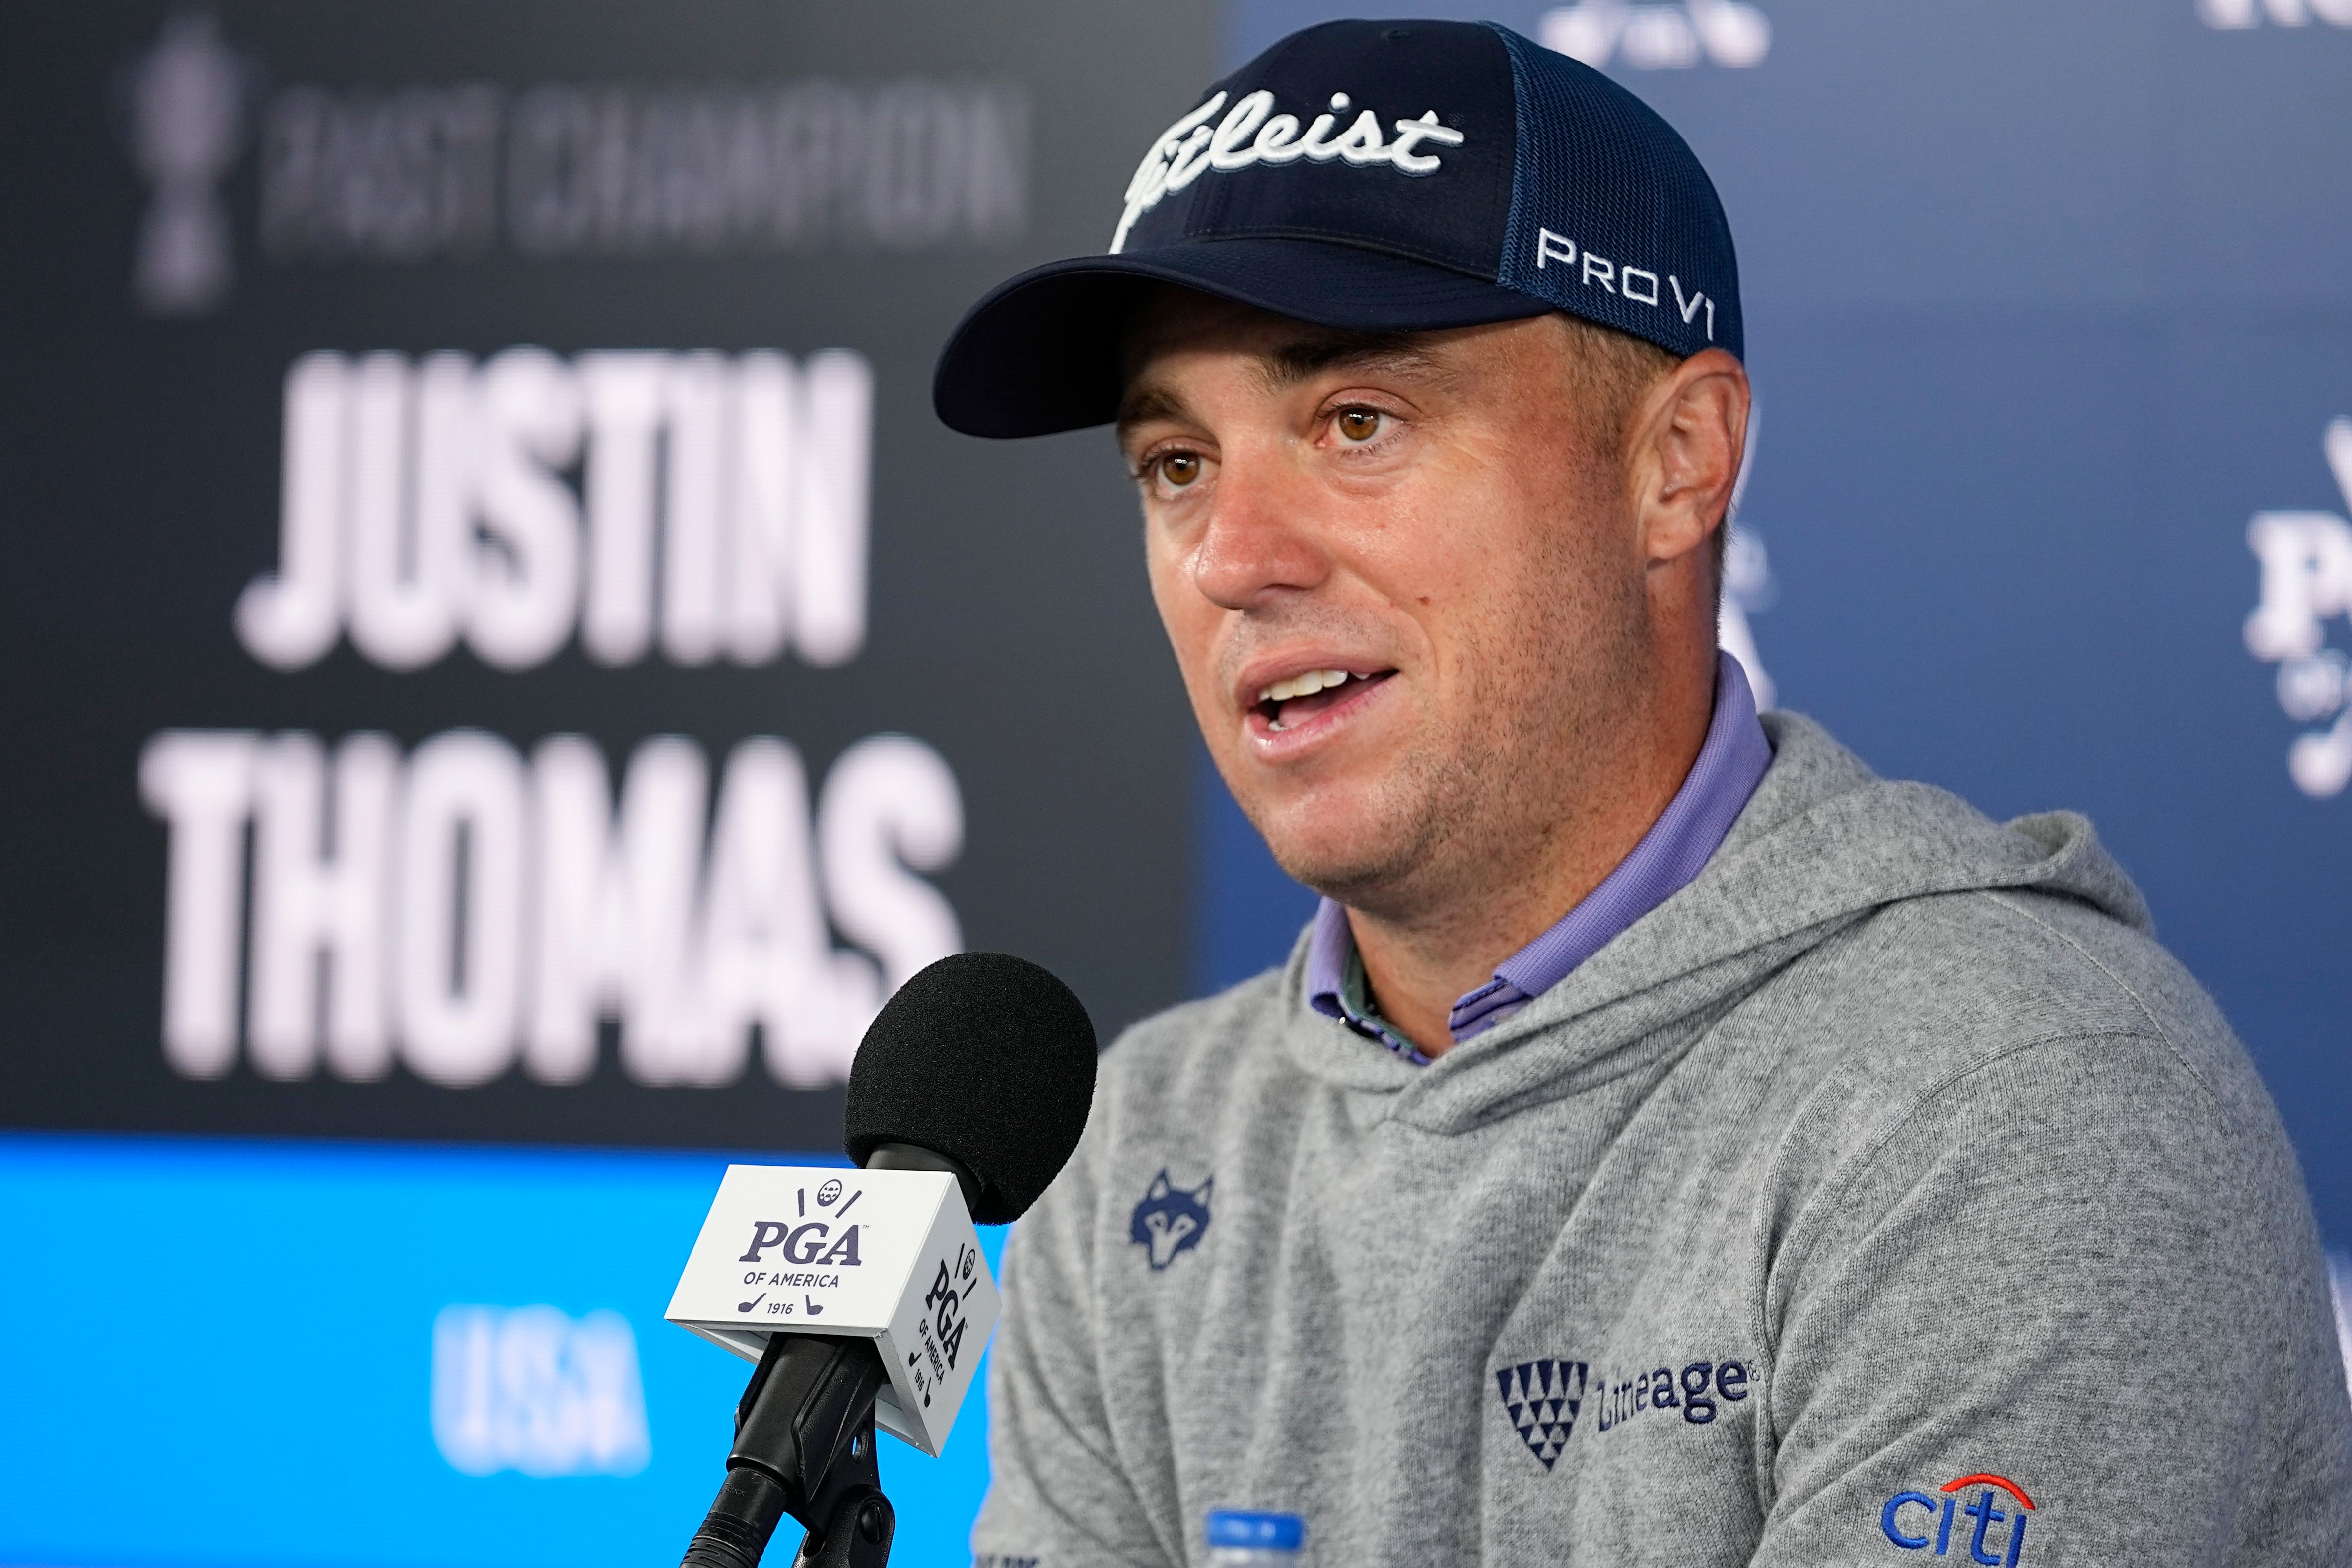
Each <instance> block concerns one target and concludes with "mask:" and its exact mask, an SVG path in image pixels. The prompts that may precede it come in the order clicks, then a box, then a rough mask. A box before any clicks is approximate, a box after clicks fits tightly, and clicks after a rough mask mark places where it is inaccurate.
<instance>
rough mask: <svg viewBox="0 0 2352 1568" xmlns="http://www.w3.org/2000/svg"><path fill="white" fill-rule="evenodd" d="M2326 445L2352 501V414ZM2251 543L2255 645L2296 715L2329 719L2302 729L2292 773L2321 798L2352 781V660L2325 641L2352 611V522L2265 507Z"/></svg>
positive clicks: (2252, 526) (2250, 620)
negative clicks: (2256, 590) (2258, 570)
mask: <svg viewBox="0 0 2352 1568" xmlns="http://www.w3.org/2000/svg"><path fill="white" fill-rule="evenodd" d="M2320 446H2321V449H2322V451H2323V452H2324V453H2325V454H2326V458H2327V465H2328V467H2329V469H2330V470H2332V471H2333V473H2334V475H2335V477H2336V488H2337V490H2338V491H2340V492H2341V493H2342V495H2343V497H2344V503H2345V506H2346V507H2347V509H2352V419H2340V418H2339V419H2336V420H2333V421H2330V422H2329V423H2328V426H2327V429H2326V433H2325V434H2323V435H2322V437H2321V439H2320ZM2246 544H2247V547H2248V548H2249V549H2252V551H2253V552H2254V558H2255V559H2257V560H2259V561H2260V562H2261V563H2262V597H2261V600H2260V601H2259V602H2258V603H2256V605H2255V606H2254V612H2253V613H2252V615H2250V616H2248V617H2247V618H2246V630H2245V638H2246V651H2247V652H2248V653H2252V654H2253V656H2254V657H2255V658H2257V659H2261V660H2263V661H2264V662H2265V663H2269V664H2276V665H2278V679H2277V692H2278V702H2279V707H2280V708H2281V709H2282V710H2283V711H2284V713H2285V714H2286V716H2287V717H2289V718H2291V719H2293V720H2294V721H2295V722H2296V723H2298V724H2324V725H2326V727H2324V728H2317V729H2307V730H2305V731H2304V732H2303V733H2302V734H2301V735H2298V736H2296V737H2295V738H2294V742H2293V743H2292V744H2291V745H2290V746H2289V747H2287V758H2286V770H2287V776H2288V777H2289V778H2291V779H2294V786H2295V788H2296V789H2300V790H2302V791H2303V792H2304V793H2305V794H2306V795H2308V796H2311V797H2312V798H2313V799H2314V800H2326V799H2327V798H2328V797H2330V796H2333V795H2339V794H2341V793H2343V791H2344V787H2345V785H2346V784H2347V783H2352V659H2347V656H2346V655H2345V653H2344V652H2343V651H2342V650H2341V649H2337V648H2331V647H2329V646H2327V645H2326V644H2327V626H2326V622H2329V621H2332V620H2334V619H2336V617H2338V616H2347V617H2352V523H2347V522H2346V521H2345V519H2344V518H2343V517H2339V516H2337V515H2336V513H2334V512H2318V511H2309V512H2304V511H2294V512H2286V511H2280V512H2256V513H2255V514H2254V516H2253V520H2252V522H2250V523H2248V524H2247V525H2246ZM2330 719H2333V720H2334V722H2333V723H2332V724H2331V723H2327V722H2326V721H2328V720H2330Z"/></svg>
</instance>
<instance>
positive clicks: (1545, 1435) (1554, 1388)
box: [1495, 1360, 1586, 1469]
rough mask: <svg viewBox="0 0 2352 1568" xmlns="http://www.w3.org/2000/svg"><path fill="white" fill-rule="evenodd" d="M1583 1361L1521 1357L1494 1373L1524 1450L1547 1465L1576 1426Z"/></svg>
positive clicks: (1581, 1399) (1555, 1460)
mask: <svg viewBox="0 0 2352 1568" xmlns="http://www.w3.org/2000/svg"><path fill="white" fill-rule="evenodd" d="M1585 1372H1586V1368H1585V1364H1584V1363H1582V1362H1580V1361H1550V1360H1547V1361H1523V1362H1521V1363H1519V1364H1517V1366H1507V1367H1505V1368H1503V1369H1502V1370H1501V1371H1500V1372H1497V1373H1496V1374H1495V1387H1496V1392H1497V1393H1499V1394H1500V1395H1502V1396H1503V1413H1504V1414H1505V1415H1507V1416H1509V1417H1510V1418H1511V1425H1512V1427H1515V1428H1516V1429H1517V1432H1518V1434H1519V1441H1521V1442H1522V1443H1525V1444H1526V1445H1527V1446H1528V1452H1529V1453H1530V1454H1533V1455H1534V1456H1535V1457H1536V1458H1538V1459H1539V1460H1541V1461H1542V1462H1543V1468H1544V1469H1551V1468H1552V1466H1553V1465H1555V1464H1557V1463H1559V1451H1560V1450H1561V1449H1562V1448H1566V1447H1568V1435H1569V1434H1570V1432H1572V1431H1574V1430H1575V1429H1576V1413H1577V1411H1578V1410H1579V1409H1580V1408H1581V1407H1582V1406H1583V1404H1584V1378H1585Z"/></svg>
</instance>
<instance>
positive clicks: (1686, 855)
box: [1306, 652, 1772, 1061]
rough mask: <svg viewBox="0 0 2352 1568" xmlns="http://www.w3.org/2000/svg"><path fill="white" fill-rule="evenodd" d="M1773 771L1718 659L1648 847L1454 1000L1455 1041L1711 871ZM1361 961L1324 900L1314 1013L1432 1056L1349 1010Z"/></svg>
mask: <svg viewBox="0 0 2352 1568" xmlns="http://www.w3.org/2000/svg"><path fill="white" fill-rule="evenodd" d="M1771 766H1772V743H1771V742H1770V741H1769V739H1767V738H1766V737H1765V735H1764V727H1763V725H1762V724H1761V723H1760V722H1759V720H1758V719H1757V716H1756V696H1755V693H1754V692H1753V691H1751V690H1750V689H1749V687H1748V673H1747V671H1745V670H1743V669H1741V668H1740V665H1739V661H1738V660H1737V659H1735V658H1733V657H1732V656H1731V655H1730V654H1728V653H1721V652H1718V653H1717V655H1716V677H1715V715H1714V716H1713V717H1712V718H1711V719H1710V720H1709V721H1708V723H1707V729H1706V741H1705V742H1704V743H1703V744H1702V745H1701V746H1700V747H1699V753H1698V758H1697V760H1696V761H1695V762H1693V763H1692V764H1691V770H1690V773H1689V775H1688V776H1687V777H1686V778H1685V779H1684V780H1683V784H1682V788H1681V789H1678V790H1676V791H1675V798H1674V799H1673V800H1670V801H1668V802H1667V804H1666V809H1665V810H1664V811H1663V812H1661V813H1659V816H1658V820H1657V821H1655V822H1653V823H1652V824H1651V825H1650V831H1648V832H1646V833H1644V834H1643V836H1642V841H1641V842H1640V843H1638V844H1636V845H1634V846H1633V852H1632V853H1630V854H1628V855H1627V856H1626V857H1625V858H1624V859H1623V860H1622V861H1620V862H1618V864H1617V869H1616V870H1614V871H1612V872H1611V873H1609V874H1608V876H1606V877H1605V878H1603V879H1602V880H1601V885H1600V886H1598V887H1596V888H1594V889H1593V890H1592V891H1591V893H1589V894H1586V895H1585V896H1584V898H1583V900H1582V901H1581V902H1580V903H1579V904H1577V905H1576V907H1575V908H1573V909H1571V910H1570V911H1569V912H1568V913H1567V914H1566V915H1561V916H1560V918H1559V921H1558V922H1557V923H1556V924H1554V925H1552V927H1551V928H1550V929H1549V930H1548V931H1546V932H1544V933H1543V934H1542V935H1541V936H1538V937H1537V938H1536V939H1535V940H1534V941H1532V942H1530V943H1528V945H1527V946H1524V947H1522V948H1520V949H1519V950H1518V951H1517V952H1516V953H1514V954H1512V955H1511V956H1509V957H1507V958H1506V959H1504V960H1503V961H1502V962H1501V963H1500V964H1497V965H1496V966H1495V972H1494V977H1493V978H1492V979H1490V980H1489V981H1487V982H1486V984H1485V985H1483V986H1480V987H1478V988H1476V989H1475V990H1473V991H1471V992H1470V993H1469V994H1468V995H1466V996H1465V997H1463V998H1460V999H1459V1000H1458V1001H1456V1002H1455V1003H1454V1010H1453V1015H1452V1016H1451V1018H1449V1019H1448V1020H1447V1028H1448V1032H1450V1033H1451V1034H1452V1035H1453V1037H1454V1040H1455V1041H1456V1042H1457V1043H1458V1042H1460V1041H1462V1040H1468V1039H1471V1038H1472V1037H1473V1036H1475V1035H1478V1034H1482V1033H1484V1032H1485V1031H1486V1030H1489V1029H1492V1028H1494V1027H1495V1025H1496V1024H1498V1023H1500V1022H1502V1021H1503V1019H1507V1018H1508V1017H1510V1016H1511V1014H1513V1013H1515V1012H1517V1011H1518V1010H1519V1009H1521V1008H1523V1007H1525V1006H1527V1004H1528V1002H1530V1001H1532V1000H1534V999H1535V998H1537V997H1538V996H1541V995H1542V994H1543V993H1544V992H1545V991H1548V990H1549V989H1550V988H1552V987H1554V986H1556V985H1558V984H1559V982H1560V981H1562V980H1564V979H1566V978H1567V977H1569V976H1570V974H1572V973H1573V972H1574V971H1575V969H1576V967H1577V966H1578V965H1580V964H1581V963H1583V962H1584V961H1585V960H1586V959H1587V958H1590V957H1591V956H1592V955H1593V954H1595V953H1598V952H1599V951H1601V948H1603V947H1605V946H1608V945H1609V943H1610V942H1611V941H1612V939H1613V938H1615V937H1616V936H1617V935H1618V933H1620V932H1622V931H1623V930H1625V929H1626V928H1627V927H1628V926H1630V925H1633V923H1634V922H1635V921H1637V920H1639V919H1641V918H1642V916H1643V915H1647V914H1648V913H1649V912H1650V911H1651V910H1653V909H1655V908H1656V907H1657V906H1658V905H1659V904H1664V902H1665V901H1666V900H1667V899H1669V898H1671V897H1673V896H1674V895H1675V894H1676V893H1679V892H1680V891H1682V889H1683V888H1685V887H1686V886H1688V885H1689V884H1690V883H1691V881H1692V879H1693V878H1695V877H1696V876H1697V875H1698V873H1700V872H1701V871H1702V870H1704V869H1705V868H1706V862H1707V861H1708V859H1709V858H1710V857H1712V856H1713V855H1714V853H1715V852H1716V850H1717V847H1718V846H1719V845H1721V844H1722V842H1723V841H1724V837H1725V835H1727V833H1729V832H1730V831H1731V825H1732V823H1734V822H1735V821H1738V819H1739V813H1740V812H1741V811H1742V810H1745V809H1746V807H1747V805H1748V797H1749V796H1750V795H1753V794H1754V793H1755V792H1756V786H1757V785H1758V784H1759V783H1761V782H1763V779H1764V774H1765V771H1766V770H1767V769H1768V768H1770V767H1771ZM1355 956H1356V941H1355V935H1354V933H1353V932H1352V931H1350V930H1349V926H1348V912H1347V909H1346V908H1345V907H1344V906H1343V905H1341V904H1338V903H1335V902H1334V901H1332V900H1330V899H1328V898H1327V899H1325V900H1323V902H1322V903H1321V904H1319V905H1318V907H1317V909H1316V911H1315V924H1314V926H1313V928H1312V930H1311V931H1310V932H1309V933H1308V936H1307V973H1306V981H1307V1003H1308V1005H1309V1006H1311V1007H1313V1008H1314V1009H1315V1010H1316V1011H1318V1012H1319V1013H1322V1014H1325V1015H1326V1016H1328V1017H1330V1018H1335V1019H1339V1020H1340V1021H1342V1022H1344V1023H1346V1024H1348V1025H1349V1027H1350V1028H1352V1029H1354V1030H1356V1031H1357V1032H1358V1033H1360V1034H1366V1035H1369V1036H1370V1038H1373V1039H1376V1040H1381V1043H1382V1044H1384V1045H1387V1046H1388V1047H1389V1048H1390V1049H1391V1050H1392V1051H1397V1052H1398V1053H1399V1054H1400V1055H1403V1056H1405V1057H1407V1059H1408V1060H1411V1061H1427V1060H1428V1059H1427V1058H1426V1057H1424V1056H1423V1055H1422V1053H1421V1052H1420V1051H1417V1050H1415V1049H1414V1048H1413V1047H1412V1043H1411V1042H1410V1041H1408V1040H1403V1039H1402V1037H1400V1036H1398V1035H1396V1033H1395V1031H1394V1030H1391V1029H1389V1028H1387V1027H1386V1026H1385V1025H1384V1024H1383V1023H1382V1022H1381V1019H1379V1017H1378V1014H1377V1013H1376V1012H1375V1011H1374V1010H1373V1009H1371V1008H1370V1006H1369V1005H1365V1006H1361V1007H1349V1005H1348V1002H1349V995H1348V992H1349V987H1348V976H1349V967H1350V966H1351V965H1352V963H1353V962H1354V960H1355Z"/></svg>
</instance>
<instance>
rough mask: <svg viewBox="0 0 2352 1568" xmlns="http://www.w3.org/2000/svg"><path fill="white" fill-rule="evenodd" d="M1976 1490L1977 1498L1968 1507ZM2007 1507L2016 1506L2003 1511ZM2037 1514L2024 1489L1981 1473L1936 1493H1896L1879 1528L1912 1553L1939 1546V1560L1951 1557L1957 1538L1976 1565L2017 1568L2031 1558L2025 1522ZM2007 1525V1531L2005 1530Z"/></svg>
mask: <svg viewBox="0 0 2352 1568" xmlns="http://www.w3.org/2000/svg"><path fill="white" fill-rule="evenodd" d="M1971 1490H1973V1491H1974V1492H1975V1493H1976V1496H1975V1497H1973V1498H1970V1499H1969V1500H1968V1501H1967V1502H1966V1503H1963V1502H1962V1501H1961V1499H1962V1498H1964V1497H1966V1496H1967V1495H1968V1493H1969V1492H1970V1491H1971ZM2001 1493H2006V1494H2007V1495H2006V1496H2000V1495H1998V1494H2001ZM2003 1502H2006V1503H2008V1504H2010V1506H2009V1507H2007V1508H2003V1507H2001V1506H2000V1505H2001V1504H2002V1503H2003ZM2032 1511H2033V1500H2032V1498H2030V1497H2028V1496H2026V1495H2025V1489H2024V1488H2023V1487H2021V1486H2019V1485H2018V1484H2017V1483H2016V1482H2015V1481H2013V1480H2011V1479H2009V1478H2008V1477H2006V1476H1996V1475H1993V1474H1991V1473H1990V1472H1979V1473H1978V1474H1976V1475H1972V1476H1958V1477H1956V1478H1954V1479H1951V1480H1948V1481H1946V1482H1945V1483H1944V1484H1943V1485H1942V1486H1941V1487H1939V1488H1938V1489H1937V1490H1936V1491H1935V1492H1932V1493H1930V1492H1924V1491H1899V1492H1896V1493H1895V1495H1894V1496H1893V1497H1891V1498H1888V1499H1887V1500H1886V1506H1885V1508H1883V1509H1881V1510H1879V1511H1878V1528H1879V1529H1880V1530H1881V1531H1884V1532H1885V1536H1886V1539H1887V1540H1888V1541H1890V1542H1894V1543H1895V1545H1897V1546H1899V1547H1901V1548H1902V1549H1903V1550H1904V1551H1906V1552H1924V1551H1926V1550H1927V1548H1928V1547H1930V1546H1933V1547H1934V1548H1935V1549H1936V1555H1937V1556H1938V1557H1947V1556H1949V1555H1951V1552H1952V1545H1953V1541H1954V1537H1955V1536H1957V1537H1958V1540H1959V1542H1960V1543H1961V1544H1963V1545H1965V1546H1967V1548H1968V1552H1969V1561H1970V1562H1971V1563H1984V1564H1986V1565H1987V1568H2017V1564H2018V1563H2021V1562H2022V1561H2024V1556H2025V1522H2026V1521H2025V1516H2026V1515H2027V1514H2029V1513H2031V1512H2032ZM2004 1523H2006V1524H2007V1525H2008V1526H2009V1528H2008V1529H2007V1530H2006V1531H2002V1530H2001V1529H2000V1526H2001V1525H2002V1524H2004Z"/></svg>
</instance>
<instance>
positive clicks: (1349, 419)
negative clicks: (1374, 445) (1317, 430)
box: [1332, 408, 1382, 445]
mask: <svg viewBox="0 0 2352 1568" xmlns="http://www.w3.org/2000/svg"><path fill="white" fill-rule="evenodd" d="M1381 418H1382V415H1381V411H1380V410H1379V409H1376V408H1343V409H1341V410H1340V411H1339V418H1338V419H1336V420H1334V421H1333V422H1332V423H1334V424H1336V425H1337V426H1338V427H1339V439H1340V440H1342V441H1352V442H1355V443H1356V444H1359V445H1360V444H1363V443H1364V442H1367V441H1370V439H1371V438H1372V437H1373V436H1375V435H1378V434H1380V433H1381Z"/></svg>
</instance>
